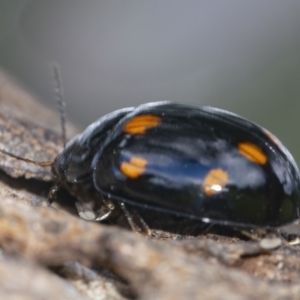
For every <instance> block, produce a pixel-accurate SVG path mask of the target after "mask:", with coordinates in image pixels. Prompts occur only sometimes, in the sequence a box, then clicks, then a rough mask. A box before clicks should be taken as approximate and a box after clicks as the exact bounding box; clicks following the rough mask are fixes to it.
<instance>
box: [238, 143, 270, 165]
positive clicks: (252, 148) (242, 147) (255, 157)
mask: <svg viewBox="0 0 300 300" xmlns="http://www.w3.org/2000/svg"><path fill="white" fill-rule="evenodd" d="M238 149H239V152H240V154H242V155H244V156H245V157H246V158H248V159H249V160H251V161H253V162H254V163H256V164H259V165H264V164H265V163H266V162H267V160H268V158H267V155H266V154H265V153H264V152H263V151H262V149H261V148H259V147H258V146H256V145H255V144H252V143H249V142H244V143H239V144H238Z"/></svg>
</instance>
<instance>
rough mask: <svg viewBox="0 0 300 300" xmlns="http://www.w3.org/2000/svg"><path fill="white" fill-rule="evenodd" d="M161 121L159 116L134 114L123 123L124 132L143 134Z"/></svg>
mask: <svg viewBox="0 0 300 300" xmlns="http://www.w3.org/2000/svg"><path fill="white" fill-rule="evenodd" d="M161 122H162V120H161V118H160V117H158V116H154V115H150V114H147V115H140V116H136V117H134V118H132V119H131V120H129V121H128V122H127V123H126V124H125V126H124V132H126V133H130V134H144V133H145V132H146V130H147V129H149V128H152V127H156V126H157V125H159V124H160V123H161Z"/></svg>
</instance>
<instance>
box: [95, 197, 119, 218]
mask: <svg viewBox="0 0 300 300" xmlns="http://www.w3.org/2000/svg"><path fill="white" fill-rule="evenodd" d="M102 201H103V205H102V206H101V209H99V210H98V211H97V212H96V218H95V221H102V220H104V219H106V218H108V216H109V215H110V214H111V212H112V211H113V210H114V209H115V205H114V204H113V203H112V202H111V201H109V200H105V199H103V200H102Z"/></svg>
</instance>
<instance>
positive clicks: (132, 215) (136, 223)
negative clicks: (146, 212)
mask: <svg viewBox="0 0 300 300" xmlns="http://www.w3.org/2000/svg"><path fill="white" fill-rule="evenodd" d="M119 206H120V208H121V210H122V211H123V213H124V215H125V217H126V219H127V221H128V223H129V225H130V227H131V229H132V231H134V232H136V233H139V234H144V235H147V236H151V229H150V228H149V226H148V225H147V224H146V222H145V221H144V220H143V218H142V217H141V216H140V215H138V214H137V213H136V212H135V211H134V210H132V209H131V210H129V209H128V207H126V205H125V203H123V202H120V203H119Z"/></svg>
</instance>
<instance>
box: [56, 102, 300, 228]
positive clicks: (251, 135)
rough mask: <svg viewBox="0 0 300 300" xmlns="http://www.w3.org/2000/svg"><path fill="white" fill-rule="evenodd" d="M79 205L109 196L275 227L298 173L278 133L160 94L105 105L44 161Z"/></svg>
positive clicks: (290, 208)
mask: <svg viewBox="0 0 300 300" xmlns="http://www.w3.org/2000/svg"><path fill="white" fill-rule="evenodd" d="M52 171H53V174H54V175H55V178H56V181H57V182H58V186H57V187H56V188H54V189H53V191H52V194H54V193H55V192H56V190H57V189H58V187H59V185H61V184H63V185H64V186H66V187H67V189H68V190H69V191H70V192H71V193H72V194H73V195H75V196H76V198H77V202H76V207H77V209H78V212H79V215H80V216H81V217H82V218H84V219H87V220H102V219H105V218H106V217H107V216H108V215H109V214H110V212H111V211H112V210H113V209H114V206H115V205H118V204H120V205H122V204H127V205H129V206H133V207H134V206H137V207H144V208H147V209H150V210H155V211H157V212H160V211H161V212H167V213H170V214H173V215H178V216H182V217H187V218H194V219H199V220H200V221H204V222H212V223H219V224H224V225H234V226H253V227H277V226H281V225H284V224H287V223H290V222H292V221H294V220H296V219H298V218H299V203H300V178H299V171H298V168H297V165H296V163H295V161H294V159H293V157H292V155H291V154H290V153H289V151H288V150H287V149H286V148H285V147H284V146H283V145H282V143H281V142H280V141H279V140H278V139H277V138H276V137H275V136H274V135H273V134H271V133H270V132H269V131H267V130H266V129H264V128H262V127H260V126H258V125H256V124H254V123H252V122H250V121H248V120H246V119H244V118H242V117H240V116H238V115H236V114H233V113H230V112H227V111H225V110H221V109H217V108H212V107H200V106H191V105H184V104H177V103H172V102H168V101H163V102H154V103H148V104H143V105H140V106H138V107H136V108H125V109H120V110H117V111H114V112H112V113H110V114H108V115H106V116H104V117H102V118H100V119H99V120H97V121H96V122H95V123H93V124H91V125H90V126H88V127H87V128H86V130H85V131H83V133H81V134H80V135H78V136H76V137H75V138H74V139H72V140H71V141H70V142H69V143H67V145H66V147H65V149H63V150H62V151H61V152H60V153H59V154H58V156H57V157H56V159H55V161H54V163H53V164H52Z"/></svg>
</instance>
